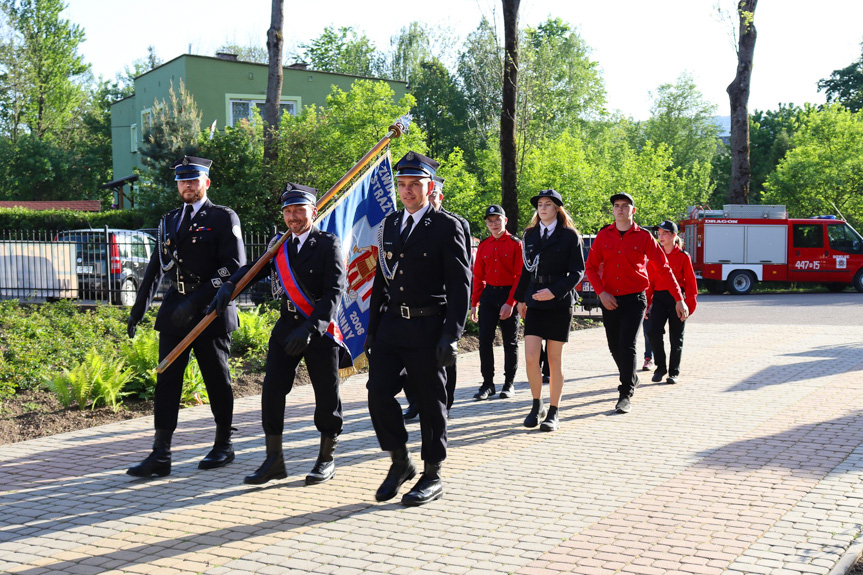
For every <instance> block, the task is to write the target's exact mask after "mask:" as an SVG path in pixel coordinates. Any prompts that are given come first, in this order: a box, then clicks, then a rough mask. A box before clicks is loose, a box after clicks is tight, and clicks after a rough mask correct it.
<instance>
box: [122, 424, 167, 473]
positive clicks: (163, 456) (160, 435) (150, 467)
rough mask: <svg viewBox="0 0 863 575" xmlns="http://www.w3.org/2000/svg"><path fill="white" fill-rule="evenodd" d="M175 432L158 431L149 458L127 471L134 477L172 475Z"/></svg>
mask: <svg viewBox="0 0 863 575" xmlns="http://www.w3.org/2000/svg"><path fill="white" fill-rule="evenodd" d="M172 435H174V432H173V431H169V430H167V429H157V430H156V438H155V439H154V440H153V451H152V453H150V455H148V456H147V458H146V459H145V460H144V461H142V462H141V463H139V464H138V465H135V466H133V467H130V468H129V469H127V470H126V474H128V475H131V476H133V477H152V476H153V475H155V476H157V477H164V476H166V475H169V474H170V473H171V436H172Z"/></svg>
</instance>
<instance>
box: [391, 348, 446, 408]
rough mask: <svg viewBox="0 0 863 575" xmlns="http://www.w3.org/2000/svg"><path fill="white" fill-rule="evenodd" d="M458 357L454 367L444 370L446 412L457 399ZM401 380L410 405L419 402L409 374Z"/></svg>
mask: <svg viewBox="0 0 863 575" xmlns="http://www.w3.org/2000/svg"><path fill="white" fill-rule="evenodd" d="M457 363H458V357H456V361H454V362H453V364H452V365H450V366H447V367H446V368H444V376H445V378H446V410H447V411H449V410H450V409H451V408H452V402H453V400H454V399H455V382H456V377H457V375H456V374H457V371H456V369H457V365H456V364H457ZM399 379H400V380H401V385H402V387H403V388H404V392H405V399H407V400H408V405H414V404H415V403H416V401H417V398H416V393H414V384H413V383H412V382H411V379H410V378H409V377H408V375H407V372H405V373H404V374H402V375H400V376H399Z"/></svg>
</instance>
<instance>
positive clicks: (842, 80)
mask: <svg viewBox="0 0 863 575" xmlns="http://www.w3.org/2000/svg"><path fill="white" fill-rule="evenodd" d="M860 48H861V54H860V58H859V59H858V60H856V61H855V62H852V63H851V64H850V65H848V66H846V67H845V68H841V69H839V70H833V72H832V73H831V74H830V77H829V78H824V79H822V80H819V81H818V91H819V92H820V91H822V90H823V91H824V93H825V95H826V96H827V101H828V102H835V103H837V104H842V105H843V106H845V107H846V108H848V109H849V110H851V111H852V112H859V111H860V110H863V43H861V44H860Z"/></svg>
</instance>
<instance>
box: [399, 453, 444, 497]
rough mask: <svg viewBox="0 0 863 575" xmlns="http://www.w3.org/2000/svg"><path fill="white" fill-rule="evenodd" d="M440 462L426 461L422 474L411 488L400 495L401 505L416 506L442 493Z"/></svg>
mask: <svg viewBox="0 0 863 575" xmlns="http://www.w3.org/2000/svg"><path fill="white" fill-rule="evenodd" d="M440 469H441V462H437V463H429V462H428V461H426V463H425V468H424V469H423V474H422V475H421V476H420V480H419V481H417V484H416V485H414V487H413V489H411V490H410V491H408V492H407V493H405V495H404V497H402V505H406V506H408V507H417V506H419V505H425V504H426V503H430V502H432V501H434V500H435V499H440V498H441V495H443V483H441V479H440Z"/></svg>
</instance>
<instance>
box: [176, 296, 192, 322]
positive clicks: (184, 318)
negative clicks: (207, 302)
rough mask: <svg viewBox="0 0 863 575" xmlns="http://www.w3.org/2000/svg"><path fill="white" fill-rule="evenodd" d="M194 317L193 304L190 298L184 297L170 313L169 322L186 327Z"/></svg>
mask: <svg viewBox="0 0 863 575" xmlns="http://www.w3.org/2000/svg"><path fill="white" fill-rule="evenodd" d="M194 317H195V306H194V305H193V304H192V302H191V301H190V300H188V299H184V300H183V301H181V302H180V304H179V305H178V306H177V308H176V309H175V310H174V313H172V314H171V323H173V324H174V325H175V326H177V327H186V326H187V325H189V322H191V321H192V318H194Z"/></svg>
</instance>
